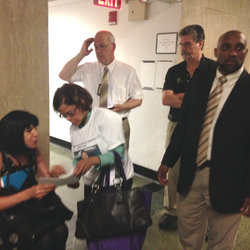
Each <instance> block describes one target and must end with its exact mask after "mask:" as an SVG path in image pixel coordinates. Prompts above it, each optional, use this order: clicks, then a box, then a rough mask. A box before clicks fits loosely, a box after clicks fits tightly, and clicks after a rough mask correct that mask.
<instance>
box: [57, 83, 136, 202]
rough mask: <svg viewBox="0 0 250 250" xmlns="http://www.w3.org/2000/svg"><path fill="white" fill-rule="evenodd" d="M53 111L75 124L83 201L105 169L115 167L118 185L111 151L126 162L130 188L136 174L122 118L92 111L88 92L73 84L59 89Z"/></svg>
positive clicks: (113, 181)
mask: <svg viewBox="0 0 250 250" xmlns="http://www.w3.org/2000/svg"><path fill="white" fill-rule="evenodd" d="M53 107H54V110H55V111H56V112H59V113H60V114H59V116H60V117H62V118H66V119H67V120H68V121H70V122H71V124H72V125H71V127H70V137H71V145H72V153H73V157H74V165H75V167H74V173H75V175H76V176H80V175H81V176H82V178H83V181H84V184H85V187H84V197H87V196H89V195H90V191H91V185H92V184H94V182H95V180H96V178H97V177H98V176H99V173H100V169H101V168H102V167H105V166H113V167H111V171H110V185H114V184H116V181H117V180H116V179H115V171H114V163H115V159H114V154H113V152H112V150H115V151H116V152H117V153H118V154H119V155H120V156H121V158H122V159H123V162H124V172H125V175H126V179H127V180H128V184H129V187H130V188H131V187H132V180H133V179H132V178H133V175H134V170H133V165H132V162H131V161H130V159H129V157H128V154H127V150H126V148H125V139H124V133H123V128H122V120H121V117H120V116H119V115H118V114H116V113H115V112H112V111H110V110H108V109H106V108H92V97H91V95H90V94H89V92H88V91H87V90H86V89H85V88H82V87H80V86H79V85H77V84H73V83H66V84H64V85H63V86H62V87H60V88H58V89H57V91H56V92H55V95H54V100H53Z"/></svg>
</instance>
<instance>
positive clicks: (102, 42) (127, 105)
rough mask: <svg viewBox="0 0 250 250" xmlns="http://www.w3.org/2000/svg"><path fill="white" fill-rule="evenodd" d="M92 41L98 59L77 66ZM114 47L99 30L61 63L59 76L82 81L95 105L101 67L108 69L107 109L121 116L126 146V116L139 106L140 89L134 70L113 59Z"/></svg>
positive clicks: (108, 35)
mask: <svg viewBox="0 0 250 250" xmlns="http://www.w3.org/2000/svg"><path fill="white" fill-rule="evenodd" d="M92 43H94V48H95V52H96V57H97V60H98V61H97V62H85V63H84V64H81V65H79V63H80V62H81V61H82V59H83V58H84V57H86V56H88V55H89V54H90V53H91V52H92V51H93V49H92V48H90V45H91V44H92ZM115 49H116V44H115V38H114V36H113V34H112V33H111V32H109V31H99V32H97V33H96V35H95V37H94V38H88V39H86V40H85V41H84V43H83V45H82V48H81V50H80V52H79V53H78V54H77V55H76V56H75V57H73V58H72V59H71V60H70V61H69V62H67V63H66V64H65V65H64V67H63V69H62V70H61V72H60V74H59V77H60V78H61V79H63V80H65V81H67V82H82V83H83V85H84V87H85V88H86V89H87V90H88V91H89V92H90V93H91V95H92V98H93V106H95V107H98V106H99V99H100V95H99V87H100V84H101V82H102V78H103V75H104V68H105V67H107V68H108V75H107V79H108V99H107V108H109V109H112V110H113V111H114V112H118V113H119V114H120V115H121V118H122V120H123V129H124V134H125V139H126V145H127V147H128V146H129V135H130V127H129V122H128V115H129V113H130V110H131V109H133V108H136V107H138V106H140V105H141V103H142V99H143V92H142V87H141V84H140V81H139V79H138V77H137V74H136V71H135V70H134V69H133V68H132V67H131V66H129V65H127V64H125V63H122V62H120V61H117V60H116V59H115V55H114V53H115Z"/></svg>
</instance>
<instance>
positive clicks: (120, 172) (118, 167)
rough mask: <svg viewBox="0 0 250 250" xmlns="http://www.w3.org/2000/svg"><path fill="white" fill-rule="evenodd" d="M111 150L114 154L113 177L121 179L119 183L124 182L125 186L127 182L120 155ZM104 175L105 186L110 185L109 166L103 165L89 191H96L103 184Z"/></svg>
mask: <svg viewBox="0 0 250 250" xmlns="http://www.w3.org/2000/svg"><path fill="white" fill-rule="evenodd" d="M112 152H113V154H114V156H115V178H116V179H121V180H122V181H121V183H124V187H125V188H127V187H128V184H127V179H126V176H125V173H124V169H123V163H122V160H121V156H120V155H119V154H118V153H117V152H116V151H114V150H112ZM104 177H105V187H109V186H110V168H109V167H104V168H102V169H101V172H100V175H99V177H98V178H97V180H96V182H95V184H94V185H93V186H92V191H91V192H96V191H98V189H99V187H102V186H103V182H104Z"/></svg>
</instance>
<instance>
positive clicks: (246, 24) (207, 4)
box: [179, 0, 250, 72]
mask: <svg viewBox="0 0 250 250" xmlns="http://www.w3.org/2000/svg"><path fill="white" fill-rule="evenodd" d="M249 13H250V0H183V2H182V20H181V27H184V26H186V25H189V24H195V23H197V24H200V25H202V27H203V28H204V30H205V35H206V41H205V47H204V54H205V55H206V56H207V57H210V58H213V59H215V58H214V55H213V49H214V48H215V47H216V43H217V40H218V37H219V36H220V35H221V34H223V33H224V32H226V31H228V30H232V29H236V30H240V31H242V32H243V33H244V34H245V35H246V37H247V40H248V47H249V44H250V15H249ZM179 60H181V57H180V56H179ZM244 66H245V68H246V69H247V70H248V72H250V52H249V53H248V55H247V58H246V60H245V64H244Z"/></svg>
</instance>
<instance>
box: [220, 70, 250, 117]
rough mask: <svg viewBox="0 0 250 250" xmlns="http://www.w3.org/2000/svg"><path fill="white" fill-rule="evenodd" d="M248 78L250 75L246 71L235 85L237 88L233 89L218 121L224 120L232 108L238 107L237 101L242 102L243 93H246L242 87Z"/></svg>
mask: <svg viewBox="0 0 250 250" xmlns="http://www.w3.org/2000/svg"><path fill="white" fill-rule="evenodd" d="M247 76H248V73H247V72H246V71H245V70H244V71H243V72H242V74H241V75H240V77H239V79H238V80H237V82H236V83H235V86H234V87H233V89H232V91H231V93H230V95H229V96H228V98H227V100H226V102H225V104H224V106H223V108H222V110H221V112H220V115H219V117H218V120H219V119H222V118H223V117H224V116H225V115H227V113H228V112H230V110H231V109H232V107H233V106H235V105H237V103H239V102H238V101H237V99H238V100H239V101H240V99H241V93H242V91H243V93H244V88H242V85H244V83H245V80H246V78H247ZM249 84H250V83H249Z"/></svg>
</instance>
